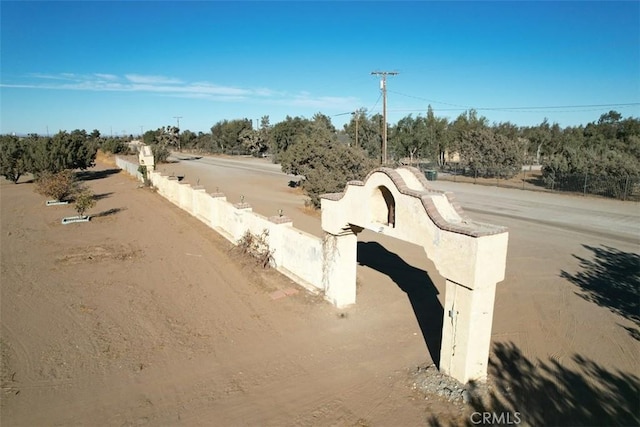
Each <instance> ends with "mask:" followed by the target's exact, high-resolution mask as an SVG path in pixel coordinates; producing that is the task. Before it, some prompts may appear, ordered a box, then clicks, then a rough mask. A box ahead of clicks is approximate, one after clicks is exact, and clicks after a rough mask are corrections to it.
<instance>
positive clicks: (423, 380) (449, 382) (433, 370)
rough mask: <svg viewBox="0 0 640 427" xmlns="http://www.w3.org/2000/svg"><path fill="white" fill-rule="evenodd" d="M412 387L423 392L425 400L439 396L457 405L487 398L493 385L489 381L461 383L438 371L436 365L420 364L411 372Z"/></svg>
mask: <svg viewBox="0 0 640 427" xmlns="http://www.w3.org/2000/svg"><path fill="white" fill-rule="evenodd" d="M410 376H411V378H410V379H411V387H412V388H413V389H414V390H416V391H419V392H421V393H422V394H423V395H424V397H425V400H429V399H430V398H435V397H438V398H440V399H444V400H447V401H449V402H452V403H454V404H456V405H463V404H469V403H470V402H471V401H472V400H474V401H478V399H480V400H485V398H486V397H488V396H489V392H490V390H491V386H490V385H489V384H487V383H467V384H461V383H459V382H458V381H456V380H455V379H453V378H451V377H449V376H447V375H445V374H443V373H441V372H440V371H438V368H437V367H436V365H434V364H431V365H425V366H419V367H418V368H417V369H414V370H413V371H412V372H411V374H410Z"/></svg>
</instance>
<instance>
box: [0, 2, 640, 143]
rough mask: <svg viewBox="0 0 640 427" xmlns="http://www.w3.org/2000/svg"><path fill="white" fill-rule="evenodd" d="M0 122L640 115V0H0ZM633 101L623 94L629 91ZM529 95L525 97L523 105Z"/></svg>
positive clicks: (9, 125) (205, 124) (4, 125)
mask: <svg viewBox="0 0 640 427" xmlns="http://www.w3.org/2000/svg"><path fill="white" fill-rule="evenodd" d="M0 7H1V9H0V14H1V36H2V37H1V58H0V59H1V65H0V71H1V77H0V97H1V98H0V107H1V111H0V133H10V132H16V133H31V132H34V133H39V134H46V132H47V129H48V131H49V132H50V133H55V132H57V131H58V130H73V129H86V130H87V131H90V130H92V129H98V130H100V132H101V133H102V134H104V135H109V134H110V133H113V134H117V135H121V134H122V133H123V132H124V133H126V134H134V135H135V134H139V133H140V131H141V129H142V130H144V131H147V130H150V129H156V128H158V127H161V126H165V125H169V124H171V125H173V124H176V121H177V120H176V119H175V117H176V116H181V117H182V118H181V119H180V127H181V128H182V129H183V130H184V129H190V130H192V131H196V132H197V131H203V132H208V131H209V129H210V128H211V126H212V125H213V124H215V123H216V122H218V121H220V120H224V119H236V118H245V117H246V118H250V119H252V120H254V121H255V120H258V119H259V118H260V117H262V116H265V115H268V116H270V119H271V123H272V124H275V123H277V122H279V121H281V120H283V119H284V118H285V117H286V116H287V115H290V116H303V117H307V118H311V117H312V116H313V115H314V114H315V113H317V112H321V113H323V114H326V115H328V116H330V117H331V119H332V121H333V123H334V125H336V127H338V128H341V127H342V125H343V124H344V123H346V122H347V121H348V120H349V118H350V116H349V115H348V114H342V113H347V112H350V111H354V110H356V109H358V108H366V109H367V111H368V113H370V114H373V113H381V111H382V99H381V97H380V83H379V78H378V77H376V76H373V75H371V72H372V71H377V70H382V71H397V72H399V74H398V75H397V76H393V77H389V78H388V81H387V88H388V104H387V105H388V106H387V108H388V121H389V122H390V123H391V124H393V123H395V122H396V121H397V120H398V119H400V118H402V117H404V116H406V115H408V114H413V115H414V116H416V115H418V114H422V115H424V114H425V112H426V110H427V106H428V105H429V104H431V106H432V107H433V109H434V111H435V114H436V116H439V117H448V118H450V119H451V120H453V119H455V118H456V117H457V116H458V115H459V114H460V113H462V112H463V111H465V110H467V109H469V108H476V109H477V110H478V112H479V114H481V115H483V116H485V117H487V118H488V119H489V121H490V122H503V121H510V122H512V123H514V124H517V125H522V126H528V125H536V124H539V123H540V122H542V120H543V119H544V118H545V117H546V118H548V120H549V121H550V122H552V123H553V122H557V123H559V124H560V125H561V126H563V127H564V126H572V125H579V124H586V123H588V122H591V121H596V120H597V119H598V117H599V116H600V115H601V114H603V113H605V112H607V111H609V110H616V111H618V112H620V113H622V115H623V116H624V117H628V116H634V117H639V116H640V2H638V1H630V2H578V1H565V2H548V1H539V2H516V1H513V2H506V1H505V2H483V1H476V2H428V1H414V2H382V1H379V2H361V1H353V2H341V1H324V2H308V1H282V2H266V1H260V2H242V1H239V2H217V1H200V2H171V1H142V2H132V1H120V2H118V1H112V2H95V1H74V2H60V1H49V2H31V1H20V2H10V1H2V2H1V4H0ZM626 104H633V105H626ZM523 107H526V108H523Z"/></svg>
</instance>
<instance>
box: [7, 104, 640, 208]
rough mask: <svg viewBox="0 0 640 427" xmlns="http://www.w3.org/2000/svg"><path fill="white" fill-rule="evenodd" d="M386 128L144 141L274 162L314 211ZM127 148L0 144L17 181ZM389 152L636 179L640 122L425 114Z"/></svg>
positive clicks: (358, 167) (287, 129)
mask: <svg viewBox="0 0 640 427" xmlns="http://www.w3.org/2000/svg"><path fill="white" fill-rule="evenodd" d="M382 125H383V119H382V116H381V115H379V114H373V115H369V114H367V113H366V111H365V110H358V111H355V112H353V113H352V114H351V119H350V121H349V122H348V123H347V124H345V125H344V127H343V129H340V130H338V129H336V128H335V126H334V125H333V124H332V122H331V118H330V117H329V116H326V115H324V114H321V113H317V114H315V115H314V116H313V117H312V118H310V119H309V118H305V117H299V116H296V117H290V116H287V117H286V118H285V119H284V120H283V121H281V122H279V123H277V124H275V125H271V123H270V120H269V116H263V117H262V118H261V120H260V123H259V125H258V126H256V127H254V126H253V122H252V121H251V120H249V119H234V120H227V119H225V120H221V121H219V122H217V123H215V124H214V125H213V126H212V127H211V129H210V132H208V133H204V132H198V133H195V132H192V131H190V130H184V131H181V130H180V129H178V128H177V127H175V126H165V127H162V128H159V129H156V130H149V131H147V132H145V133H144V135H143V137H142V139H143V141H144V143H145V144H149V145H151V146H152V149H153V151H154V154H155V156H156V161H157V162H162V161H164V160H166V158H167V157H168V156H169V154H170V150H178V151H181V150H188V151H197V152H199V153H212V154H215V153H224V154H244V155H254V156H270V157H271V159H272V161H273V162H275V163H280V164H281V165H282V170H283V171H284V172H286V173H290V174H295V175H301V176H302V177H303V179H302V180H301V182H300V184H301V185H302V187H303V189H304V190H305V191H306V193H307V194H308V195H309V196H310V198H311V202H312V203H313V205H315V206H318V205H319V196H320V194H322V193H327V192H336V191H341V190H342V188H343V186H344V184H345V183H346V182H347V181H349V180H353V179H362V178H364V176H365V175H366V173H368V172H369V171H370V170H371V169H373V168H374V167H376V166H379V165H380V159H381V157H382V156H381V153H382V151H381V150H382V148H381V147H382ZM125 141H126V138H117V137H116V138H103V137H101V136H100V134H99V132H98V131H97V130H94V131H93V132H91V133H90V134H87V133H86V132H85V131H80V130H75V131H73V132H71V133H67V132H60V133H59V134H56V135H54V137H53V138H48V137H47V138H45V137H41V136H38V135H29V136H28V137H27V138H17V137H12V136H7V135H5V136H2V138H1V139H0V144H1V145H0V168H1V171H0V172H1V173H2V175H4V176H5V177H7V178H8V179H11V180H17V178H19V176H20V174H22V173H25V172H32V173H38V170H40V169H42V168H50V169H51V168H53V169H56V168H59V167H61V166H62V165H61V164H60V162H63V163H65V165H68V166H69V167H71V166H74V167H76V168H82V167H88V166H90V163H91V162H92V161H93V160H89V161H87V160H86V159H87V158H88V159H92V157H91V153H92V152H93V158H95V149H97V148H98V147H100V148H102V149H103V150H104V151H107V152H112V153H118V152H122V151H125V150H126V148H127V146H126V143H125ZM56 147H57V148H56ZM55 150H62V151H65V152H66V153H67V155H62V156H54V157H56V159H55V160H54V159H53V157H51V153H50V151H51V152H55ZM387 150H388V153H387V154H388V158H389V159H390V162H391V165H389V166H393V165H396V164H398V163H400V162H405V163H407V162H408V163H411V164H415V163H417V162H418V161H419V162H422V163H428V164H430V167H445V166H447V164H450V163H452V162H455V164H456V166H457V168H458V169H459V170H461V171H463V173H467V174H471V175H474V176H477V177H501V178H509V177H512V176H514V175H516V174H517V173H518V172H519V171H520V170H521V167H522V165H523V164H540V165H542V166H543V179H544V180H545V181H546V182H552V181H554V180H557V179H559V178H560V177H562V176H567V175H570V174H581V173H589V174H594V175H604V176H608V177H625V176H627V177H628V176H633V177H635V176H639V175H640V119H638V118H634V117H628V118H623V117H622V115H621V114H620V113H618V112H616V111H610V112H608V113H605V114H602V115H601V116H600V118H599V119H598V120H597V121H594V122H591V123H588V124H587V125H585V126H583V125H580V126H570V127H565V128H561V127H560V126H559V125H558V124H557V123H554V124H550V123H549V122H548V121H547V120H546V119H545V120H544V121H543V122H542V123H541V124H539V125H537V126H524V127H523V126H516V125H514V124H512V123H510V122H502V123H493V124H490V123H489V121H488V119H487V118H486V117H483V116H481V115H478V113H477V112H476V111H475V110H468V111H465V112H463V113H462V114H460V115H459V116H458V117H457V118H456V119H455V120H452V121H450V120H449V119H447V118H441V117H436V116H435V114H434V112H433V109H432V108H431V106H429V107H428V109H427V111H426V114H425V115H421V114H419V115H417V116H413V115H408V116H405V117H403V118H402V119H400V120H399V121H398V122H397V123H395V124H393V125H391V126H389V129H388V149H387ZM72 152H73V153H74V154H71V153H72ZM47 153H50V154H47ZM48 155H49V156H50V157H47V156H48ZM60 158H63V159H65V160H60ZM83 159H84V160H83Z"/></svg>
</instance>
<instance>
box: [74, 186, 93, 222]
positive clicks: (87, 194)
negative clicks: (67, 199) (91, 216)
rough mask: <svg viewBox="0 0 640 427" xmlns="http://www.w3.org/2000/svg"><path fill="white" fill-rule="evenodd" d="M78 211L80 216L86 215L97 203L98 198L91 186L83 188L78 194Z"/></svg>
mask: <svg viewBox="0 0 640 427" xmlns="http://www.w3.org/2000/svg"><path fill="white" fill-rule="evenodd" d="M75 199H76V205H75V208H76V212H78V215H79V216H84V213H85V212H86V211H87V210H89V209H91V208H92V207H94V206H95V205H96V199H95V197H94V195H93V192H92V191H91V190H90V189H89V188H86V187H85V188H81V189H80V191H79V192H78V193H77V194H76V197H75Z"/></svg>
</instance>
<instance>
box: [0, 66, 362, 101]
mask: <svg viewBox="0 0 640 427" xmlns="http://www.w3.org/2000/svg"><path fill="white" fill-rule="evenodd" d="M0 87H7V88H23V89H26V88H28V89H49V90H70V91H71V90H74V91H95V92H115V91H118V92H141V93H153V94H156V95H163V96H172V97H181V98H190V99H203V100H210V101H216V102H243V101H244V102H248V101H251V102H256V103H260V104H271V105H287V106H297V107H307V108H315V109H333V108H336V109H352V108H353V106H354V105H359V104H360V102H359V100H358V99H357V98H354V97H339V96H314V95H313V94H312V93H311V92H308V91H301V92H299V93H297V94H290V93H287V92H284V91H275V90H273V89H269V88H264V87H261V88H241V87H234V86H221V85H216V84H213V83H210V82H206V81H198V82H185V81H184V80H181V79H178V78H174V77H167V76H160V75H142V74H133V73H132V74H125V75H123V76H118V75H115V74H109V73H93V74H75V73H59V74H45V73H32V74H29V75H28V76H27V81H23V82H6V83H5V82H2V83H0Z"/></svg>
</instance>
